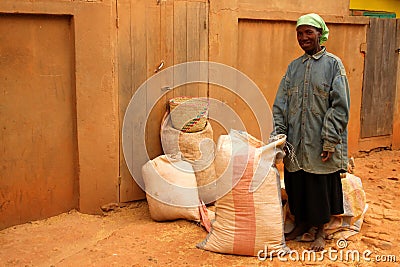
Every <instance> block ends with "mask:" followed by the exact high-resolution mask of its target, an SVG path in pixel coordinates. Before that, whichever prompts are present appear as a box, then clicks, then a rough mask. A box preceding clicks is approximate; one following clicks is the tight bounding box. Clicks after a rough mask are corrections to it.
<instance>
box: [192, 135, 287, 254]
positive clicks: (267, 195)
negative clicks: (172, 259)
mask: <svg viewBox="0 0 400 267" xmlns="http://www.w3.org/2000/svg"><path fill="white" fill-rule="evenodd" d="M285 140H286V137H285V136H281V138H278V139H277V140H276V141H274V142H271V143H269V144H267V145H264V144H263V143H262V142H261V141H259V140H257V139H256V138H254V137H252V136H251V135H249V134H247V133H245V132H240V131H231V132H230V134H229V135H222V136H221V137H220V138H219V140H218V145H217V153H216V158H215V166H216V174H217V177H218V181H217V194H218V196H222V197H221V198H219V199H218V200H217V201H216V203H215V206H216V214H215V220H214V221H213V222H212V229H211V232H210V233H209V234H208V236H207V237H206V239H205V240H204V241H203V242H201V243H200V244H198V245H197V246H198V247H199V248H202V249H205V250H210V251H214V252H220V253H228V254H238V255H250V256H261V257H262V256H263V255H265V253H267V254H269V253H271V252H272V250H274V251H275V253H276V252H277V251H282V252H288V251H289V249H288V247H287V246H286V243H285V238H284V229H283V227H284V224H283V214H282V204H281V196H280V182H279V177H278V172H277V170H276V168H275V167H274V160H275V158H276V155H277V153H282V150H281V149H280V148H282V147H283V145H284V144H285ZM220 179H221V180H220Z"/></svg>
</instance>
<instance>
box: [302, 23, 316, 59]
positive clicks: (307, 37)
mask: <svg viewBox="0 0 400 267" xmlns="http://www.w3.org/2000/svg"><path fill="white" fill-rule="evenodd" d="M296 31H297V41H298V42H299V45H300V47H301V49H303V50H304V51H305V52H306V53H307V54H309V55H313V54H315V53H317V52H318V51H320V50H321V46H320V44H319V38H320V37H321V32H320V31H318V30H317V28H315V27H313V26H309V25H300V26H299V27H297V29H296Z"/></svg>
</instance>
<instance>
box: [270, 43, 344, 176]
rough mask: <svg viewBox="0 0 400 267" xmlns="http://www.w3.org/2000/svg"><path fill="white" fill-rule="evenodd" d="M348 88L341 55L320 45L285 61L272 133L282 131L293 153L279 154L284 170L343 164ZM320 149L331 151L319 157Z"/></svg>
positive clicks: (319, 170)
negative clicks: (326, 157) (327, 156)
mask: <svg viewBox="0 0 400 267" xmlns="http://www.w3.org/2000/svg"><path fill="white" fill-rule="evenodd" d="M349 94H350V93H349V85H348V81H347V77H346V70H345V68H344V66H343V63H342V61H341V60H340V59H339V58H338V57H336V56H335V55H333V54H331V53H328V52H326V49H325V47H323V48H322V50H321V51H320V52H318V53H316V54H315V55H313V56H309V55H308V54H304V55H303V56H301V57H299V58H297V59H295V60H294V61H292V62H291V63H290V64H289V66H288V69H287V71H286V74H285V76H284V77H283V78H282V81H281V83H280V85H279V89H278V92H277V95H276V98H275V102H274V105H273V108H272V110H273V116H274V132H273V133H272V134H273V135H276V134H286V135H287V142H288V143H290V144H291V145H292V148H293V150H292V151H290V152H294V155H295V157H294V156H293V154H291V153H289V155H287V156H286V157H285V158H284V164H285V168H287V170H288V171H290V172H294V171H298V170H300V169H303V170H304V171H306V172H310V173H316V174H328V173H333V172H336V171H338V170H341V169H342V170H346V169H347V122H348V119H349V109H350V95H349ZM322 151H330V152H334V153H333V155H332V157H331V158H330V159H329V160H328V161H326V162H322V160H321V153H322Z"/></svg>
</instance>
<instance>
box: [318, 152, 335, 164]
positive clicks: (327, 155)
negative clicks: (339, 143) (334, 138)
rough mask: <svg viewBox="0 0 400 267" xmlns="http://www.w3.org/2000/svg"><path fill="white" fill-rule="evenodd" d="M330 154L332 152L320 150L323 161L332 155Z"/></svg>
mask: <svg viewBox="0 0 400 267" xmlns="http://www.w3.org/2000/svg"><path fill="white" fill-rule="evenodd" d="M332 154H333V152H329V151H322V153H321V157H322V161H323V162H325V161H327V160H328V159H330V158H331V157H332Z"/></svg>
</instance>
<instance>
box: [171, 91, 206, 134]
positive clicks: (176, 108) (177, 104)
mask: <svg viewBox="0 0 400 267" xmlns="http://www.w3.org/2000/svg"><path fill="white" fill-rule="evenodd" d="M169 108H170V113H171V122H172V126H173V127H174V128H175V129H177V130H181V131H182V132H185V133H194V132H199V131H202V130H203V129H204V128H205V127H206V124H207V117H208V101H207V100H206V99H203V98H192V97H184V96H180V97H175V98H172V99H170V100H169Z"/></svg>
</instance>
